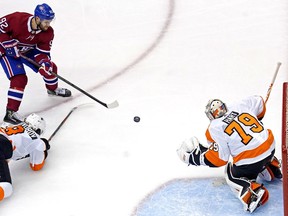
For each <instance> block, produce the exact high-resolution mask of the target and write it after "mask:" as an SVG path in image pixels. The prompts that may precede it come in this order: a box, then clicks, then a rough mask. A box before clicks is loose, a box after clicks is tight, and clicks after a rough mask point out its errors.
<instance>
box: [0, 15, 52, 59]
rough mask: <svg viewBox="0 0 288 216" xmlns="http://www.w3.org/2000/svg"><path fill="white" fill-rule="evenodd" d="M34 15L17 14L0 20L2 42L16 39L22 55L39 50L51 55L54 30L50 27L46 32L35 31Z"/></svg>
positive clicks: (0, 38) (0, 39) (0, 40)
mask: <svg viewBox="0 0 288 216" xmlns="http://www.w3.org/2000/svg"><path fill="white" fill-rule="evenodd" d="M32 18H33V15H32V14H29V13H25V12H15V13H12V14H8V15H6V16H4V17H1V18H0V42H3V41H7V40H11V39H16V40H18V41H19V44H18V48H19V50H20V51H21V52H22V53H25V52H28V51H30V50H35V49H36V50H37V51H39V52H41V53H45V54H49V53H50V50H51V46H52V41H53V38H54V30H53V28H52V27H51V26H50V27H49V28H48V29H47V30H46V31H41V30H37V31H35V30H33V29H32V28H31V21H32Z"/></svg>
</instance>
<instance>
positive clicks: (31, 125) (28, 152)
mask: <svg viewBox="0 0 288 216" xmlns="http://www.w3.org/2000/svg"><path fill="white" fill-rule="evenodd" d="M45 127H46V123H45V121H44V119H43V118H41V117H40V116H38V115H36V114H35V113H33V114H31V115H29V116H28V117H27V118H25V119H24V122H22V123H21V124H19V125H13V126H11V127H6V128H0V201H1V200H3V199H4V198H7V197H9V196H11V194H12V192H13V187H12V179H11V175H10V170H9V166H8V161H9V160H19V159H22V158H24V157H27V156H29V162H30V167H31V169H32V170H33V171H38V170H40V169H42V167H43V166H44V163H45V159H46V158H47V155H48V153H47V151H48V150H49V149H50V145H49V142H48V141H47V140H46V139H44V138H40V135H41V134H42V133H43V132H44V130H45Z"/></svg>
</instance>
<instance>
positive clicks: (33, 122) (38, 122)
mask: <svg viewBox="0 0 288 216" xmlns="http://www.w3.org/2000/svg"><path fill="white" fill-rule="evenodd" d="M24 122H25V123H26V124H28V126H29V127H31V128H32V129H33V130H34V131H35V132H36V133H37V134H39V135H41V134H42V133H44V131H45V128H46V122H45V120H44V119H43V118H42V117H40V116H38V115H37V114H35V113H32V114H30V115H29V116H27V117H26V118H25V119H24Z"/></svg>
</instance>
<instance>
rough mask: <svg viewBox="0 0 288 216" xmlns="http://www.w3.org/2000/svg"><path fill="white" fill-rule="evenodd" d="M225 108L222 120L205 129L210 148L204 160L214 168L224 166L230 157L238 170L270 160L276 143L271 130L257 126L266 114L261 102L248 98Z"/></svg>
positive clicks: (255, 97)
mask: <svg viewBox="0 0 288 216" xmlns="http://www.w3.org/2000/svg"><path fill="white" fill-rule="evenodd" d="M227 108H228V111H227V113H226V114H225V115H224V116H222V117H221V118H218V119H214V120H212V121H211V122H210V125H209V126H208V129H207V131H206V138H207V140H208V143H210V144H211V145H210V147H209V149H208V151H207V152H206V153H205V158H206V159H207V160H208V161H209V162H210V163H211V164H213V165H214V166H223V165H225V164H226V163H227V162H228V161H229V159H230V157H232V159H233V163H234V164H235V165H237V166H239V165H245V164H251V163H255V162H258V161H260V160H262V159H264V158H266V157H267V156H269V155H270V154H271V152H272V151H273V150H274V149H275V141H274V137H273V134H272V132H271V130H269V129H266V128H265V127H264V126H263V124H262V123H261V122H260V120H261V119H262V118H263V116H264V114H265V112H266V107H265V103H264V101H263V98H262V97H260V96H251V97H248V98H246V99H244V100H242V101H240V102H239V103H236V104H234V105H232V106H227Z"/></svg>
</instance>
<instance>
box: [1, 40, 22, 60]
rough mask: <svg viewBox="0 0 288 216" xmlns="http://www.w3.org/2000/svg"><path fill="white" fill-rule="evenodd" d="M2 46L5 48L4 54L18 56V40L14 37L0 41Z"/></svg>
mask: <svg viewBox="0 0 288 216" xmlns="http://www.w3.org/2000/svg"><path fill="white" fill-rule="evenodd" d="M2 46H3V48H4V49H5V55H6V56H11V57H14V58H19V57H20V55H19V50H18V41H17V40H15V39H12V40H9V41H4V42H2Z"/></svg>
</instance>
